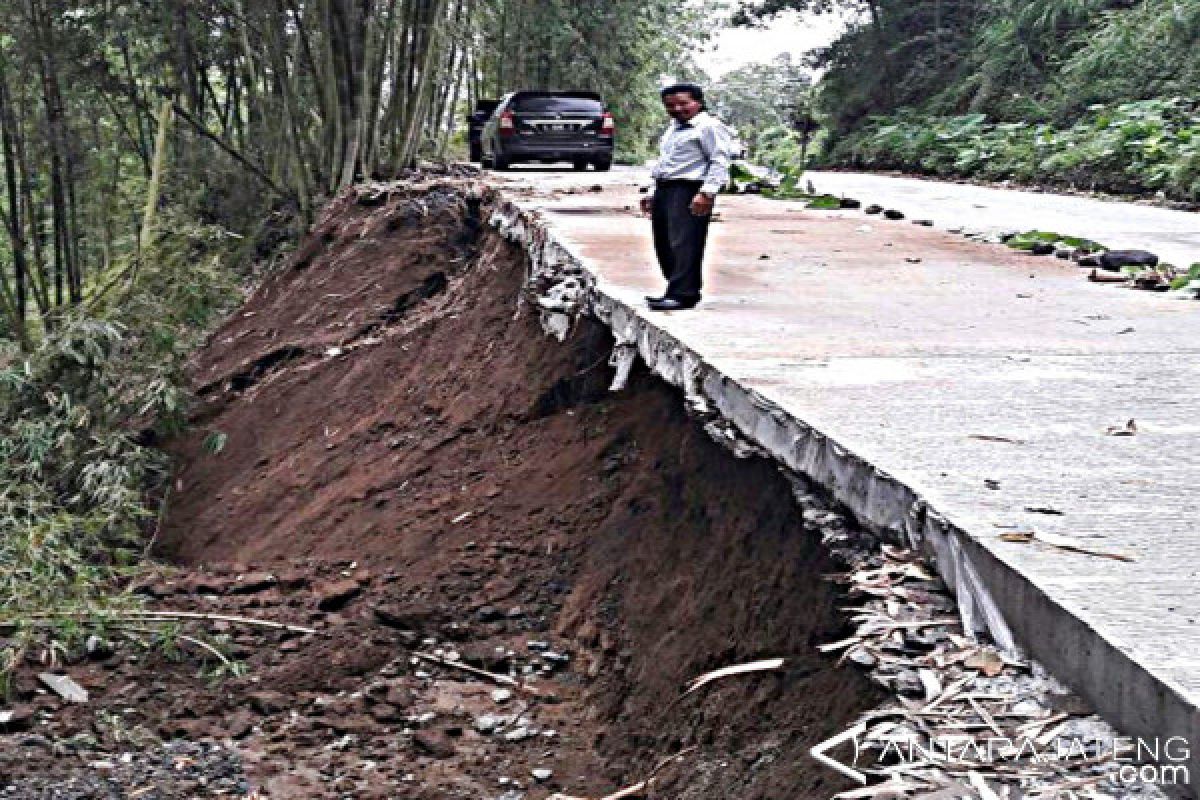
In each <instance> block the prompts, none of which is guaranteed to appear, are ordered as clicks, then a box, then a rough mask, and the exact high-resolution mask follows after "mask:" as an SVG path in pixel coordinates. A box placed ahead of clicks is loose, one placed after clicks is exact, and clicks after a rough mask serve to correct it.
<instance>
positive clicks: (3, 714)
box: [0, 706, 33, 733]
mask: <svg viewBox="0 0 1200 800" xmlns="http://www.w3.org/2000/svg"><path fill="white" fill-rule="evenodd" d="M32 725H33V709H32V708H31V707H29V706H17V707H15V708H12V709H9V710H8V711H0V731H2V732H4V733H17V732H19V731H27V730H29V728H30V727H32Z"/></svg>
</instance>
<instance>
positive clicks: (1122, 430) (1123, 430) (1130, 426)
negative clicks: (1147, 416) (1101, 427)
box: [1105, 420, 1138, 436]
mask: <svg viewBox="0 0 1200 800" xmlns="http://www.w3.org/2000/svg"><path fill="white" fill-rule="evenodd" d="M1137 432H1138V427H1137V422H1135V421H1134V420H1129V422H1126V423H1125V424H1124V425H1121V426H1109V428H1108V429H1107V430H1105V433H1106V434H1108V435H1109V436H1137Z"/></svg>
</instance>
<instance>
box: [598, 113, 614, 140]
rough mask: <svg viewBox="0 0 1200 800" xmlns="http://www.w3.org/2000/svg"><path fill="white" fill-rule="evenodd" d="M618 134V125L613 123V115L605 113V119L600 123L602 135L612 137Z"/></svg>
mask: <svg viewBox="0 0 1200 800" xmlns="http://www.w3.org/2000/svg"><path fill="white" fill-rule="evenodd" d="M616 132H617V123H616V122H614V121H613V115H612V114H610V113H608V112H607V111H605V112H604V118H603V120H602V121H601V122H600V133H602V134H604V135H605V136H612V135H613V134H615V133H616Z"/></svg>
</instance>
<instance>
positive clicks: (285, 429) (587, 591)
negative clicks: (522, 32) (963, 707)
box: [46, 185, 877, 800]
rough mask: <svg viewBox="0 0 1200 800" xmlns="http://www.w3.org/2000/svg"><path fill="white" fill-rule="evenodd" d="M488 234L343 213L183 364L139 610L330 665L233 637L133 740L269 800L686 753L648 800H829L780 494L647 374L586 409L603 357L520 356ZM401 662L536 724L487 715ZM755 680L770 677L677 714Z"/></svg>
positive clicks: (504, 270) (833, 702)
mask: <svg viewBox="0 0 1200 800" xmlns="http://www.w3.org/2000/svg"><path fill="white" fill-rule="evenodd" d="M486 206H487V198H486V197H481V198H479V199H471V197H470V196H469V193H467V194H465V193H464V191H463V189H462V188H461V187H456V186H450V185H446V186H441V187H435V188H433V189H432V190H430V191H423V192H401V191H397V192H395V193H393V194H391V195H389V196H372V197H370V198H357V197H355V196H352V195H349V196H346V197H344V198H342V199H341V200H339V201H338V202H337V203H336V204H335V205H334V207H333V208H332V209H331V210H330V212H329V214H328V215H327V216H326V218H325V220H324V221H323V222H322V223H321V224H320V225H319V227H318V229H317V231H316V232H315V233H314V235H313V237H312V238H311V239H310V241H309V242H308V243H306V244H305V245H304V246H303V247H302V248H301V249H300V250H299V251H298V253H297V255H296V258H295V260H294V263H293V264H292V266H291V267H290V268H289V269H288V270H286V271H285V272H283V273H281V274H279V275H277V276H275V277H274V278H273V279H272V280H270V281H268V282H267V283H266V284H264V286H263V287H262V288H261V289H260V290H259V291H258V292H256V293H255V295H254V296H253V297H251V298H250V300H249V301H248V302H247V304H246V306H245V308H244V309H242V310H241V311H240V312H239V313H237V314H235V315H234V316H233V317H231V318H230V320H229V321H228V322H227V323H226V324H225V326H224V327H222V328H221V330H220V331H218V332H217V333H216V334H215V335H214V337H213V338H212V341H211V342H210V343H209V345H208V346H207V347H206V348H205V349H204V350H203V351H202V352H201V353H199V354H198V356H197V358H196V360H195V363H194V365H193V372H194V375H195V381H196V384H197V386H198V387H200V393H201V396H202V404H201V406H200V407H199V408H198V410H197V414H196V420H195V430H194V432H193V433H192V434H191V435H190V436H189V437H187V438H186V439H185V440H183V441H180V442H178V443H176V444H175V445H174V451H175V453H176V455H177V456H178V458H179V468H178V470H177V483H176V490H175V491H174V492H173V494H172V497H171V505H170V516H169V519H168V522H167V524H166V526H165V528H164V530H163V532H162V535H161V540H160V543H159V544H160V551H161V553H162V554H163V555H164V556H167V557H168V558H170V559H171V560H174V561H176V562H177V563H179V564H181V565H182V566H183V567H184V572H183V573H181V574H179V575H175V576H172V577H169V578H168V577H164V579H163V580H161V581H159V582H157V583H155V584H154V585H152V586H149V587H147V589H146V591H148V592H151V593H153V594H155V595H157V596H160V597H162V598H164V599H162V600H161V601H160V602H162V603H165V604H168V605H171V606H173V607H189V608H196V609H201V610H206V611H213V610H215V609H221V610H231V609H232V610H234V611H238V612H241V613H254V614H258V615H264V616H271V617H272V618H282V619H287V620H290V621H292V622H298V623H302V624H312V625H314V626H318V627H321V628H323V629H324V630H325V631H326V633H327V635H325V636H322V637H299V638H298V637H296V636H295V635H293V634H286V633H268V634H260V633H255V634H250V633H243V634H239V636H240V637H241V638H239V640H238V641H239V642H240V643H241V645H240V652H241V654H242V656H243V658H244V660H245V661H246V662H247V663H248V664H249V665H250V667H251V670H250V673H249V676H248V677H246V678H240V679H238V680H236V681H234V682H233V683H225V684H221V685H219V686H216V687H214V686H210V685H207V684H205V683H203V682H202V681H199V680H196V679H194V678H191V679H189V678H188V677H187V676H186V675H185V674H184V670H183V669H182V668H179V667H175V668H174V671H175V675H174V677H173V678H167V679H162V678H160V679H159V680H158V681H156V683H155V685H154V686H153V687H152V688H143V689H142V690H139V691H138V692H137V693H136V694H137V696H138V698H139V702H140V703H141V709H142V710H141V713H142V717H141V718H142V719H144V720H145V721H146V725H147V727H149V728H151V729H153V730H154V731H155V732H156V733H157V735H160V736H162V735H166V736H169V735H172V734H179V733H187V734H189V735H191V736H202V735H217V734H223V735H225V736H228V737H232V738H233V739H235V740H237V742H238V743H237V744H236V746H235V745H232V744H231V745H230V746H231V747H232V746H235V747H236V749H237V751H238V752H239V753H240V754H241V755H242V757H244V758H245V759H247V760H248V761H249V762H250V764H251V767H250V770H249V774H250V778H251V782H253V783H255V784H258V785H265V786H266V787H267V789H268V790H269V792H270V795H271V796H286V797H325V796H329V797H431V798H432V797H471V798H479V797H503V798H505V800H517V798H520V797H529V798H543V797H546V796H548V795H549V794H551V793H552V792H554V791H564V792H566V793H568V794H572V795H583V796H590V797H596V796H600V795H603V794H605V793H606V792H609V791H612V790H614V789H616V788H618V787H619V786H622V785H625V784H627V783H632V782H635V781H637V780H638V779H640V778H641V777H642V776H644V775H645V774H646V773H647V772H648V771H649V770H650V769H651V768H652V767H653V766H654V765H655V764H656V763H657V762H658V761H659V760H660V759H661V758H662V757H664V756H668V755H671V754H672V753H675V752H678V751H680V750H681V749H683V748H692V747H694V748H696V749H695V750H691V751H689V753H688V755H687V756H686V757H685V759H684V760H683V761H682V762H681V763H680V764H678V765H676V766H672V767H670V768H669V769H667V770H666V771H664V773H663V774H662V778H661V783H660V784H659V785H658V786H656V788H655V792H656V794H655V795H654V796H659V797H674V798H702V797H703V798H713V797H725V798H784V797H786V798H806V797H827V796H829V795H831V794H832V793H833V792H834V791H836V790H837V789H839V788H845V787H843V786H841V784H840V782H839V781H838V779H837V776H836V775H835V774H834V773H831V772H828V771H826V770H824V769H822V768H820V767H819V766H818V765H816V764H815V762H813V761H812V759H811V758H810V757H809V756H808V755H807V752H806V751H807V748H808V747H810V746H811V745H812V744H814V743H815V742H817V741H820V740H822V739H824V738H826V737H828V736H830V735H832V734H834V733H835V732H837V731H839V730H841V729H842V728H844V727H845V726H846V725H848V724H849V723H850V721H851V720H852V719H853V718H854V717H855V716H856V714H857V713H858V712H860V711H861V710H863V709H865V708H867V707H870V706H872V705H874V704H875V702H876V700H877V697H876V695H875V693H874V691H875V690H873V689H872V688H871V687H870V686H869V685H868V684H867V683H866V681H865V679H864V678H863V677H862V676H861V675H860V674H858V673H856V672H852V671H848V670H840V669H836V668H834V666H833V664H832V663H831V662H830V661H829V660H827V659H823V658H821V657H819V656H818V655H817V654H816V652H815V650H814V645H815V644H817V643H821V642H824V641H828V640H830V639H833V638H837V637H838V635H839V630H838V628H839V625H840V623H839V621H838V618H837V616H836V614H835V611H834V608H835V605H836V604H837V602H838V598H837V597H836V596H835V594H834V592H833V591H832V589H831V587H830V586H829V585H828V584H826V583H825V582H824V581H822V580H821V575H822V574H823V573H826V572H832V571H834V568H833V567H832V565H830V564H829V563H828V562H827V560H826V558H825V556H824V555H823V554H822V552H821V550H820V548H819V545H818V544H817V541H816V537H815V536H813V535H812V534H811V532H806V530H805V526H804V522H803V520H802V518H801V511H802V509H799V508H797V507H796V505H795V502H794V501H793V499H792V493H791V491H790V487H789V486H788V484H787V482H786V481H785V480H784V478H783V477H781V476H780V475H779V474H778V472H777V471H776V470H775V469H774V468H773V467H772V466H771V465H769V464H767V463H765V462H762V461H754V460H750V461H739V460H736V459H734V457H733V456H732V455H730V454H729V453H728V452H726V451H725V450H723V449H721V448H720V447H719V446H717V445H716V444H714V443H713V442H712V441H711V440H710V439H709V438H708V437H707V435H706V434H705V433H704V432H703V430H702V428H701V427H700V426H699V425H698V424H697V423H695V422H694V421H693V420H691V419H689V418H688V417H687V416H686V415H685V413H684V411H683V407H684V406H683V402H682V398H681V397H680V396H678V394H677V393H676V392H675V391H673V390H672V389H670V388H668V387H666V386H665V385H663V384H662V383H660V382H659V381H657V380H656V379H654V378H653V377H652V376H650V375H648V374H646V373H645V372H636V371H635V374H634V376H633V380H632V381H631V384H630V386H629V388H627V389H626V390H625V391H623V392H620V393H617V394H609V393H608V392H607V391H606V387H607V383H608V380H609V378H610V370H609V368H608V367H607V357H608V352H609V348H610V346H611V340H610V338H609V335H608V332H607V330H606V329H604V328H602V327H601V326H599V325H597V324H593V323H586V322H585V323H581V324H580V325H579V326H578V327H577V329H576V330H575V331H574V332H573V333H572V336H571V337H570V339H569V341H568V343H567V344H566V345H560V344H558V343H557V342H555V341H553V340H551V339H547V338H546V337H544V336H543V335H542V334H541V332H540V329H539V327H538V325H537V321H536V319H535V318H534V316H533V314H532V312H531V310H530V306H529V304H528V303H524V304H521V303H518V298H519V297H520V295H521V291H522V285H523V280H524V269H525V267H524V259H523V255H522V254H521V253H520V252H518V251H517V250H515V249H514V247H513V246H511V245H509V244H507V243H505V242H503V241H501V240H499V239H498V238H496V237H494V236H492V235H491V234H489V233H486V232H485V231H484V230H483V229H482V228H481V226H480V224H479V220H480V217H481V214H486V212H487V209H486ZM217 432H219V433H221V434H224V436H225V439H224V441H225V444H224V446H223V448H221V449H220V451H219V452H215V453H214V452H211V450H213V449H215V448H213V447H212V446H211V442H212V441H214V439H213V438H212V437H211V434H213V433H217ZM206 441H208V442H209V444H210V446H209V447H207V448H206V446H205V442H206ZM417 649H421V650H425V651H433V650H440V651H442V652H443V654H445V653H450V654H451V655H452V656H455V655H456V656H457V657H459V658H461V659H462V660H464V661H466V662H468V663H470V664H474V665H476V666H477V667H481V668H485V669H488V670H492V671H496V672H500V673H507V672H510V671H511V672H514V673H516V674H518V675H525V676H527V677H530V678H532V679H533V680H534V683H535V685H537V686H538V687H539V692H540V694H539V695H538V696H531V697H525V696H523V695H522V696H519V697H517V698H515V699H513V700H506V701H501V702H499V703H498V702H497V701H496V699H495V698H493V697H492V696H491V691H492V690H493V689H495V688H496V687H495V686H493V685H489V684H488V683H486V682H482V681H480V680H477V679H476V678H475V677H473V676H472V675H471V674H468V673H465V672H462V671H459V670H457V669H454V668H444V667H435V666H432V665H430V664H429V663H428V662H414V661H413V660H411V655H412V653H413V652H414V650H417ZM450 651H453V652H452V653H451V652H450ZM775 656H781V657H786V658H787V659H788V664H789V667H788V669H787V671H786V672H783V673H779V674H769V675H760V676H754V677H748V678H741V679H732V680H729V681H727V682H725V683H723V684H720V685H718V686H717V687H716V688H713V689H707V690H704V691H703V692H701V693H700V694H699V695H698V696H694V697H689V698H686V699H683V700H680V699H679V692H680V687H681V686H682V685H683V684H684V683H685V682H686V681H687V680H688V679H690V678H692V677H695V676H696V675H698V674H700V673H702V672H704V671H706V670H709V669H714V668H718V667H722V666H727V665H730V664H734V663H739V662H743V661H749V660H754V659H756V658H763V657H775ZM111 661H112V663H111V664H108V665H107V666H106V667H105V668H106V669H109V670H112V671H113V674H114V675H124V674H126V673H128V672H129V671H130V670H134V671H136V670H137V669H144V666H143V667H138V666H132V667H131V666H130V665H129V664H128V663H127V662H126V661H124V660H121V659H118V658H116V657H114V658H113V659H111ZM120 682H121V681H120V680H118V679H117V678H115V677H114V678H112V679H110V680H108V681H102V682H100V683H102V684H103V685H106V686H110V687H111V686H112V685H113V684H116V683H120ZM93 683H96V682H93ZM265 689H269V691H270V692H271V695H270V697H268V698H266V699H263V698H262V697H258V699H257V700H255V699H254V698H255V696H256V695H255V693H256V692H257V694H259V695H261V693H262V691H263V690H265ZM101 694H102V697H101V700H100V703H101V704H102V705H103V704H109V703H112V704H117V703H127V702H129V701H128V698H121V697H119V696H118V695H116V694H112V693H110V692H108V691H106V690H101ZM247 697H249V698H251V700H250V702H249V703H247V700H246V698H247ZM46 711H47V713H55V709H49V708H48V709H46ZM83 719H84V717H83V716H82V712H72V713H65V712H62V713H60V715H59V717H58V721H57V722H55V723H54V724H55V725H58V726H59V727H58V728H57V729H56V730H57V731H59V732H60V733H67V732H69V731H70V730H71V727H72V725H75V724H82V720H83ZM181 720H182V721H183V722H184V723H185V724H183V725H182V727H180V721H181ZM547 731H549V735H548V734H547ZM535 767H545V768H547V769H550V770H552V771H553V774H552V776H550V777H549V778H548V779H546V780H545V781H544V782H542V783H539V782H537V781H535V780H533V779H532V778H531V772H530V770H531V769H533V768H535ZM543 777H544V776H543ZM501 778H504V779H506V780H505V781H504V782H502V781H501V780H500V779H501ZM148 796H156V795H148ZM161 796H176V795H172V794H170V793H167V794H163V795H161Z"/></svg>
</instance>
